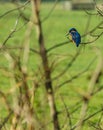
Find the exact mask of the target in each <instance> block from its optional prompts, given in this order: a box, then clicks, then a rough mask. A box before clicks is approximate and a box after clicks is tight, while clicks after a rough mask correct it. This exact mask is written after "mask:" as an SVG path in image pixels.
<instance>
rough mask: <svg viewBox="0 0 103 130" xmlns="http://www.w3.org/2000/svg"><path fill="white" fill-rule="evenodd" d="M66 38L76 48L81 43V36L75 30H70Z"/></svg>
mask: <svg viewBox="0 0 103 130" xmlns="http://www.w3.org/2000/svg"><path fill="white" fill-rule="evenodd" d="M66 36H67V38H69V39H70V40H71V41H72V42H73V43H75V44H76V46H77V47H78V46H79V44H80V43H81V36H80V34H79V33H78V31H77V30H76V29H75V28H71V29H70V30H69V32H68V33H67V34H66Z"/></svg>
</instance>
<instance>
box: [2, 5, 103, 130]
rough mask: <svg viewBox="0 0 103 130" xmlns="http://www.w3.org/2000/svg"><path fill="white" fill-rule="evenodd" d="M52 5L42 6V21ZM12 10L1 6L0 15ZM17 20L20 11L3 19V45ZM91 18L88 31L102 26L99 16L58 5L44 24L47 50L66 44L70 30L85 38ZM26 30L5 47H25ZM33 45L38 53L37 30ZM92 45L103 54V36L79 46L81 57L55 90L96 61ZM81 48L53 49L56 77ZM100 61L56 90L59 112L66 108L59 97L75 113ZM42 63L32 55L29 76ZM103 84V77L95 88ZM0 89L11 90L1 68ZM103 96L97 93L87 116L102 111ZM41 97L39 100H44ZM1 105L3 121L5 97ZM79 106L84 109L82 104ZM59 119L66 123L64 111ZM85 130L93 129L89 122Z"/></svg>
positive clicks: (50, 53) (4, 64) (84, 39)
mask: <svg viewBox="0 0 103 130" xmlns="http://www.w3.org/2000/svg"><path fill="white" fill-rule="evenodd" d="M52 6H53V3H43V4H42V5H41V12H40V16H41V20H42V19H44V18H45V16H47V15H48V12H49V11H50V9H51V8H52ZM13 8H15V6H14V5H13V4H10V3H1V4H0V15H2V14H3V13H5V12H6V11H8V10H10V9H13ZM91 12H93V13H94V11H91ZM24 13H25V14H26V16H27V17H30V16H31V9H30V6H28V8H27V9H25V10H24ZM17 17H18V12H17V11H15V12H12V13H10V14H7V15H6V16H4V17H3V18H1V19H0V44H2V43H3V41H4V40H5V39H6V37H7V36H8V34H9V33H10V31H11V30H12V29H13V27H14V25H15V21H16V19H17ZM89 19H90V24H89V27H88V31H89V30H91V29H93V28H94V27H95V26H96V25H97V24H98V23H100V21H102V20H103V18H101V17H100V16H98V15H93V16H89V15H87V14H86V12H85V11H83V10H81V11H72V10H71V11H69V10H64V9H63V7H62V3H59V4H57V6H56V7H55V9H54V10H53V12H52V13H51V15H50V17H48V19H47V20H46V21H44V22H43V23H42V27H43V34H44V40H45V45H46V48H47V49H49V48H50V47H52V46H53V45H56V44H59V43H62V42H64V41H67V38H66V37H65V34H66V33H67V32H68V30H69V29H70V28H71V27H75V28H76V29H77V30H78V31H79V33H80V34H81V35H83V34H84V33H85V30H86V27H87V22H88V20H89ZM22 24H23V20H21V19H20V21H19V26H18V27H20V26H21V25H22ZM26 28H27V26H25V27H23V28H22V29H21V30H20V31H19V32H16V33H15V34H14V35H13V37H12V38H11V39H9V41H8V42H7V43H6V45H7V46H18V45H22V44H23V41H24V35H25V31H26ZM100 31H101V30H97V31H96V32H95V34H98V33H99V32H100ZM90 39H92V38H91V37H90V36H87V37H85V38H84V37H83V38H82V42H87V41H89V40H90ZM30 46H31V47H32V48H35V49H37V50H39V48H38V43H37V37H36V32H35V28H34V29H33V30H32V35H31V41H30ZM93 46H94V47H95V46H96V47H98V48H99V49H100V51H101V53H102V55H103V49H102V48H103V37H102V36H101V38H99V39H98V40H97V41H95V42H94V43H92V44H87V45H85V46H84V45H80V47H81V48H82V49H81V52H80V55H79V57H78V58H77V59H76V61H75V62H74V63H73V65H72V67H70V69H69V70H67V72H66V73H65V75H63V76H62V77H60V78H59V79H58V80H55V81H54V82H53V86H54V90H55V88H56V86H58V84H60V83H62V82H63V81H65V80H67V79H69V78H71V76H73V75H75V74H77V73H79V72H81V71H82V70H84V69H85V68H86V67H87V66H88V65H89V64H90V63H91V62H92V61H93V59H94V58H95V57H96V52H95V51H94V50H93V49H92V47H93ZM78 49H79V48H77V47H76V46H75V44H72V43H68V44H66V45H64V46H61V47H59V48H56V49H54V50H52V51H51V52H49V54H48V55H49V61H50V63H51V62H52V61H53V60H56V62H57V65H56V67H55V68H54V71H53V73H52V77H55V76H56V75H58V74H59V72H60V71H62V70H63V69H64V68H65V67H66V65H67V64H68V63H69V62H70V60H71V59H72V57H73V56H74V55H75V53H76V52H77V51H78ZM12 53H14V54H15V55H17V54H19V53H20V51H18V50H13V51H12ZM97 62H98V58H95V60H94V62H93V63H92V65H91V66H90V67H89V69H88V71H87V72H86V73H84V74H83V75H82V76H80V77H79V78H77V79H75V80H73V81H72V82H71V83H69V84H66V85H64V86H63V87H61V88H60V89H58V90H57V91H56V90H55V91H56V92H55V93H56V94H55V99H56V104H57V109H58V111H62V110H63V108H64V105H63V103H62V101H61V96H60V95H62V96H63V98H64V100H65V103H66V105H67V106H68V107H70V111H72V109H73V107H74V105H75V104H76V103H77V102H79V100H81V96H80V94H79V93H84V92H86V90H87V89H88V84H89V80H90V78H88V77H90V76H91V75H92V73H93V71H94V70H95V67H96V64H97ZM40 64H41V59H40V57H38V56H37V55H36V54H34V53H30V58H29V63H28V68H29V73H30V74H31V75H32V74H33V71H34V72H35V71H36V69H37V68H38V65H40ZM2 67H5V68H8V62H7V60H6V59H5V57H4V55H3V52H2V51H1V53H0V68H2ZM102 84H103V79H102V77H101V81H100V83H99V84H98V85H96V86H95V88H97V87H100V85H102ZM0 90H2V91H3V92H5V93H7V92H8V91H9V90H10V82H9V78H8V77H6V76H5V74H3V72H2V69H1V72H0ZM41 93H42V92H41V90H40V92H38V95H37V97H39V95H40V96H41V97H42V94H41ZM102 95H103V94H102V91H100V92H99V93H98V94H96V95H95V96H94V97H93V98H92V99H91V101H90V103H89V109H88V112H87V115H89V114H90V113H93V112H95V111H97V110H98V109H100V108H101V104H102V102H103V101H102V98H103V97H102ZM41 97H40V100H42V98H41ZM8 100H12V99H11V98H10V99H9V96H8ZM0 104H1V105H0V118H3V117H5V115H6V114H7V113H6V108H5V104H4V102H3V100H2V98H0ZM37 104H38V103H37ZM37 104H36V105H37ZM79 105H80V106H81V103H80V104H79ZM38 111H39V110H38ZM79 112H80V109H79V110H78V111H77V112H76V113H75V114H73V115H72V116H73V117H72V119H73V121H74V122H75V121H76V120H77V119H78V118H79ZM59 116H60V119H61V120H60V122H62V120H65V119H64V117H65V112H64V115H63V114H60V115H59ZM99 116H100V115H97V116H95V117H93V119H91V121H93V122H94V123H96V121H97V120H98V118H99ZM83 130H91V127H89V125H88V122H87V124H86V125H85V127H84V129H83Z"/></svg>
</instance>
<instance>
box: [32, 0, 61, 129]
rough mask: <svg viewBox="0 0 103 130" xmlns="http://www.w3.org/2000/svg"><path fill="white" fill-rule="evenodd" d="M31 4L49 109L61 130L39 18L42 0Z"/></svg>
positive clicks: (34, 0) (54, 123) (56, 125)
mask: <svg viewBox="0 0 103 130" xmlns="http://www.w3.org/2000/svg"><path fill="white" fill-rule="evenodd" d="M31 4H32V11H33V14H34V23H35V24H36V28H37V36H38V43H39V47H40V54H41V59H42V65H43V69H44V75H45V80H46V82H45V88H46V91H47V98H48V102H49V107H50V111H51V117H52V119H53V126H54V130H59V129H60V127H59V122H58V116H57V110H56V105H55V102H54V94H53V86H52V81H51V71H50V67H49V63H48V57H47V53H46V48H45V44H44V37H43V32H42V26H41V21H40V17H39V6H40V0H31Z"/></svg>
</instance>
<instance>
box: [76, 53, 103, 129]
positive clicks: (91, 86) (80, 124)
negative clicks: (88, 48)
mask: <svg viewBox="0 0 103 130" xmlns="http://www.w3.org/2000/svg"><path fill="white" fill-rule="evenodd" d="M96 52H97V55H98V59H99V61H98V64H97V67H96V69H95V71H94V73H93V75H92V77H91V80H90V82H89V85H88V91H87V95H86V96H85V95H84V96H83V104H82V108H81V113H80V118H79V121H78V123H77V125H76V126H75V128H76V130H81V129H82V127H83V123H84V118H85V116H86V112H87V109H88V104H89V101H90V99H91V97H92V94H93V91H94V87H95V84H96V83H97V81H98V79H99V78H100V74H101V71H102V66H103V61H102V60H103V59H102V56H101V53H100V51H99V50H96Z"/></svg>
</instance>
